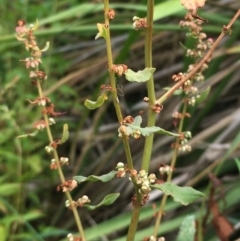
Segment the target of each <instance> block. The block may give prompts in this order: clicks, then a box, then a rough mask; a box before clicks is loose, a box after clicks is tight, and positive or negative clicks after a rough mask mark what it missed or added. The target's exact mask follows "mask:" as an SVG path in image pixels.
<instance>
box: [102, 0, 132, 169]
mask: <svg viewBox="0 0 240 241" xmlns="http://www.w3.org/2000/svg"><path fill="white" fill-rule="evenodd" d="M108 12H109V0H104V20H105V26H106V33H107V34H106V35H107V36H106V39H105V40H106V48H107V58H108V68H109V79H110V85H111V93H112V99H113V104H114V107H115V111H116V115H117V118H118V121H119V123H122V121H123V117H122V111H121V107H120V104H119V99H118V95H117V89H116V79H115V74H114V72H113V71H112V67H113V57H112V46H111V36H110V26H109V18H108ZM122 140H123V145H124V151H125V154H126V159H127V165H128V168H129V169H133V162H132V155H131V151H130V147H129V142H128V139H127V137H126V136H123V137H122Z"/></svg>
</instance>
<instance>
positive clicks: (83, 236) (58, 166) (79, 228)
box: [37, 80, 86, 241]
mask: <svg viewBox="0 0 240 241" xmlns="http://www.w3.org/2000/svg"><path fill="white" fill-rule="evenodd" d="M37 88H38V94H39V97H40V98H43V97H44V96H43V91H42V86H41V83H40V80H37ZM43 117H44V121H45V123H46V130H47V135H48V139H49V141H50V143H52V142H53V137H52V132H51V129H50V125H49V120H48V116H47V114H43ZM53 156H54V158H55V160H56V163H57V170H58V174H59V177H60V180H61V182H62V183H64V182H65V177H64V174H63V171H62V168H61V165H60V162H59V156H58V153H57V151H56V149H54V150H53ZM65 194H66V196H67V199H68V200H69V203H70V204H72V203H73V199H72V196H71V194H70V192H68V191H66V192H65ZM71 207H72V212H73V215H74V218H75V222H76V224H77V227H78V231H79V233H80V235H81V238H82V241H86V238H85V235H84V230H83V226H82V222H81V219H80V216H79V214H78V212H77V208H76V207H75V206H74V205H71Z"/></svg>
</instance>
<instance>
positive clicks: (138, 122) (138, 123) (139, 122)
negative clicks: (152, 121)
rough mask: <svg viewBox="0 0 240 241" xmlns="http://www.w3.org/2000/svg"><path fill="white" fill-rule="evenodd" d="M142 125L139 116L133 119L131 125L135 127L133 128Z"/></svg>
mask: <svg viewBox="0 0 240 241" xmlns="http://www.w3.org/2000/svg"><path fill="white" fill-rule="evenodd" d="M141 123H142V117H141V116H140V115H137V116H136V117H135V118H134V121H133V123H132V125H135V126H140V125H141Z"/></svg>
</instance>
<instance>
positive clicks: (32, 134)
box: [17, 131, 38, 138]
mask: <svg viewBox="0 0 240 241" xmlns="http://www.w3.org/2000/svg"><path fill="white" fill-rule="evenodd" d="M37 134H38V131H34V132H32V133H29V134H24V135H20V136H17V138H25V137H29V136H36V135H37Z"/></svg>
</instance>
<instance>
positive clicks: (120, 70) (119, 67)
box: [111, 64, 128, 77]
mask: <svg viewBox="0 0 240 241" xmlns="http://www.w3.org/2000/svg"><path fill="white" fill-rule="evenodd" d="M127 69H128V67H127V65H125V64H113V65H112V69H111V70H112V71H113V72H114V73H115V74H117V75H118V76H119V77H121V76H122V75H123V74H124V73H125V72H126V71H127Z"/></svg>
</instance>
